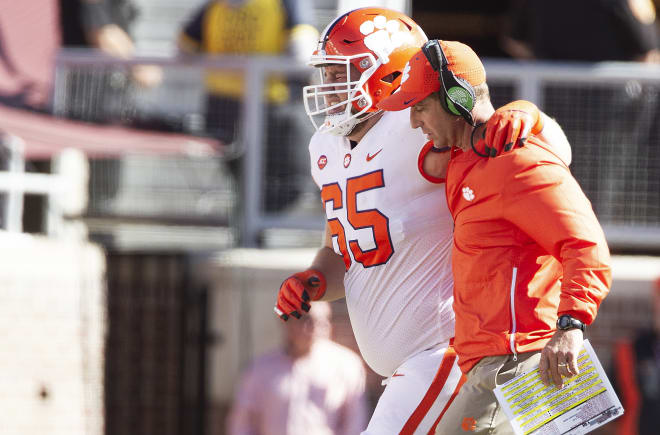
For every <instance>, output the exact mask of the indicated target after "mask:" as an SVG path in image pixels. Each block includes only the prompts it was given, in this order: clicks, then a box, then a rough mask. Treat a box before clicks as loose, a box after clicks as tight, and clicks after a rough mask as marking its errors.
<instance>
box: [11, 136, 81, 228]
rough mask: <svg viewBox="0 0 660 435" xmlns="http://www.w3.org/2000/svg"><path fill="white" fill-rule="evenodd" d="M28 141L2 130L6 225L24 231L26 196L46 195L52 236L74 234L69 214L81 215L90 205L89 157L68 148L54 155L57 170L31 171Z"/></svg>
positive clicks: (73, 215)
mask: <svg viewBox="0 0 660 435" xmlns="http://www.w3.org/2000/svg"><path fill="white" fill-rule="evenodd" d="M24 145H25V144H24V142H23V140H22V139H21V138H19V137H16V136H13V135H9V134H0V147H2V154H4V155H3V158H2V160H5V162H3V166H4V167H3V168H2V170H0V192H4V193H5V200H4V201H3V204H2V205H3V207H2V228H3V229H4V230H6V231H8V232H14V233H20V232H23V203H24V196H25V195H26V194H28V195H42V196H44V197H45V198H46V200H47V203H48V207H47V208H46V210H45V211H44V214H45V228H43V232H44V233H45V234H47V235H49V236H62V235H64V234H69V235H73V234H76V233H75V232H72V231H68V226H69V225H68V224H70V223H73V221H72V220H69V219H68V218H76V217H79V216H80V215H81V213H82V211H83V210H84V209H85V207H86V206H87V184H86V183H87V169H88V168H87V160H86V159H85V157H84V156H83V155H82V153H80V152H79V151H77V150H73V149H64V150H62V151H61V152H60V153H58V154H57V155H56V156H55V157H54V159H53V169H54V170H53V173H52V174H40V173H28V172H26V170H25V157H24Z"/></svg>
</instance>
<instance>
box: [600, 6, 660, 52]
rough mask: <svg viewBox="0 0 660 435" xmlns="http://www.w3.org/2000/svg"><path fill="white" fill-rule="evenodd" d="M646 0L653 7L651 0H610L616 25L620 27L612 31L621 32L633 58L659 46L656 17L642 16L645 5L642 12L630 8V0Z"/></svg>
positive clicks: (625, 45) (625, 46)
mask: <svg viewBox="0 0 660 435" xmlns="http://www.w3.org/2000/svg"><path fill="white" fill-rule="evenodd" d="M646 1H648V2H649V3H651V4H650V5H649V6H648V7H651V8H653V4H652V2H651V0H617V1H614V2H609V3H610V4H611V8H612V15H613V16H614V23H615V26H616V27H617V28H618V29H612V31H615V32H616V31H617V30H618V32H619V33H620V34H621V36H622V44H623V45H624V49H625V50H626V51H627V52H628V53H630V56H631V58H632V57H636V56H638V55H642V54H644V53H647V52H648V51H650V50H653V49H656V48H658V29H657V27H656V21H655V19H651V17H649V18H648V20H644V19H642V18H640V13H643V11H644V10H645V8H644V7H641V10H642V12H637V13H635V12H633V10H632V9H631V8H630V2H639V3H644V2H646Z"/></svg>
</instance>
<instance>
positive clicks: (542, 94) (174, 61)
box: [54, 51, 660, 250]
mask: <svg viewBox="0 0 660 435" xmlns="http://www.w3.org/2000/svg"><path fill="white" fill-rule="evenodd" d="M137 64H156V65H160V66H161V67H163V68H164V69H167V70H171V71H174V70H176V69H185V70H186V71H188V73H179V74H178V75H176V74H172V75H173V76H176V77H177V80H178V81H175V82H171V83H176V86H170V85H168V81H167V80H166V81H165V82H164V84H163V85H162V86H161V89H159V90H157V91H152V92H156V93H160V95H157V96H156V97H154V96H153V95H151V97H150V98H151V100H150V101H152V102H153V101H158V104H155V106H156V107H158V109H159V110H160V111H161V112H162V111H164V110H165V111H167V110H168V109H171V110H174V111H176V110H181V107H182V106H187V107H194V108H195V109H194V110H200V109H199V108H200V107H201V105H200V103H199V101H198V100H199V98H202V97H203V96H204V87H203V80H201V78H202V77H203V74H202V73H201V72H203V71H204V70H215V69H224V70H239V71H242V72H243V76H244V79H245V83H246V86H245V93H244V95H243V100H242V103H243V104H242V106H241V109H240V119H241V121H240V126H241V127H240V130H239V133H238V137H237V140H236V141H235V143H232V144H231V147H230V149H231V152H230V153H229V154H230V156H231V155H233V156H237V155H239V156H241V158H240V166H241V170H240V179H238V180H237V181H238V187H237V189H238V191H237V192H236V194H237V195H238V203H239V204H240V208H239V211H238V216H239V218H238V219H237V220H236V221H235V222H237V224H238V226H239V227H240V240H241V242H240V243H241V244H242V245H244V246H255V245H258V243H259V238H260V235H261V234H262V233H263V232H264V231H265V230H268V229H272V228H282V229H308V230H317V229H318V230H320V229H322V227H323V223H324V221H325V219H324V216H323V212H322V209H321V208H320V207H318V209H317V210H315V211H314V212H313V213H298V212H296V211H290V212H287V211H286V209H285V210H274V211H272V210H268V209H267V207H266V206H265V197H266V196H268V194H266V193H265V192H266V189H268V188H269V186H270V184H271V183H270V181H269V180H270V179H269V175H268V170H269V169H268V168H270V167H272V165H276V164H278V163H279V162H278V160H277V159H273V158H272V157H268V153H267V151H268V150H267V146H268V145H267V143H268V141H270V140H271V139H272V138H271V137H269V135H268V133H267V132H268V113H267V107H268V104H267V103H266V102H265V100H264V97H263V96H264V88H265V83H266V80H267V78H268V77H269V76H271V75H272V74H280V75H284V76H286V77H287V78H289V79H295V80H297V81H305V80H308V79H309V78H310V75H311V73H312V70H311V69H310V68H308V67H306V66H302V65H299V64H296V63H294V62H293V61H292V60H291V59H288V58H280V57H215V58H210V57H207V58H205V57H194V58H190V57H186V58H168V59H162V58H135V59H132V60H125V61H124V60H122V61H119V60H117V59H113V58H109V57H105V56H101V55H98V54H95V53H90V52H80V51H63V52H61V53H60V55H59V56H58V58H57V76H56V86H55V95H54V112H55V113H56V114H58V113H62V111H63V108H66V106H67V104H68V103H67V95H66V94H65V90H66V88H67V86H66V84H65V83H66V80H67V76H68V75H70V73H71V72H72V71H77V70H83V69H88V70H90V71H93V70H96V71H103V70H104V69H118V68H119V69H122V68H123V69H127V68H130V67H131V66H132V65H137ZM484 64H485V66H486V70H487V74H488V82H489V86H490V89H491V98H492V100H493V103H494V105H495V106H496V107H497V106H499V105H501V104H504V103H506V102H508V101H511V100H512V99H527V100H530V101H533V102H535V103H536V104H537V105H538V106H539V107H541V108H542V109H543V110H544V111H545V112H546V113H548V114H549V115H550V116H553V117H555V118H556V119H557V120H558V121H559V123H560V124H561V125H562V127H563V128H564V130H565V132H566V134H567V136H568V138H569V140H570V142H571V144H572V147H573V163H572V166H571V168H572V171H573V173H574V175H575V177H576V178H577V179H578V181H579V182H580V184H581V185H582V187H583V190H585V193H586V194H587V196H588V197H589V198H590V200H591V201H592V204H593V206H594V209H595V211H596V213H597V215H598V216H599V219H600V221H601V223H602V224H603V227H604V228H605V232H606V236H607V238H608V241H609V242H610V244H611V246H612V247H613V248H615V249H616V248H622V249H634V250H659V249H660V156H659V155H658V152H657V151H656V150H657V149H660V135H659V134H658V133H660V129H658V130H659V132H658V133H656V132H655V131H654V126H656V125H657V123H658V121H660V67H657V66H655V67H654V66H647V65H641V64H633V63H603V64H580V63H573V64H557V63H541V62H536V63H532V62H517V61H505V60H494V59H486V60H485V61H484ZM166 77H167V74H166ZM182 84H185V86H184V88H185V89H188V90H189V92H182V91H181V86H182ZM177 86H178V88H177ZM167 95H175V96H177V97H178V98H174V100H175V101H172V99H168V97H167ZM186 95H188V96H189V98H190V99H191V101H185V100H186V98H188V97H186ZM139 98H140V95H137V99H139ZM147 99H148V98H147ZM192 100H195V101H192ZM174 103H176V104H174ZM290 104H291V105H290V107H298V108H300V106H302V104H300V103H298V102H296V101H292V102H291V103H290ZM144 107H145V106H144V104H143V106H142V108H144ZM202 110H203V109H202ZM300 110H302V109H300ZM184 115H185V114H184ZM193 118H195V117H193ZM193 133H198V134H208V132H204V131H197V132H195V131H193ZM305 145H306V144H302V145H300V146H299V147H298V148H297V151H296V152H297V153H304V154H306V153H307V149H306V146H305ZM287 158H289V157H285V158H284V160H286V159H287ZM307 181H308V183H310V184H311V183H312V181H311V178H310V179H308V180H307ZM288 188H290V186H286V185H285V186H283V187H282V189H288Z"/></svg>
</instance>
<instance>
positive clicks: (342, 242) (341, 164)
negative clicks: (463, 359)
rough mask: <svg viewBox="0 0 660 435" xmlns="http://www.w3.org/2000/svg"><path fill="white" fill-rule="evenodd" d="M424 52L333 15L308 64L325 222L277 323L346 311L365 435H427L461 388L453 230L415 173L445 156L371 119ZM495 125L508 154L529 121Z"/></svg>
mask: <svg viewBox="0 0 660 435" xmlns="http://www.w3.org/2000/svg"><path fill="white" fill-rule="evenodd" d="M425 41H426V35H425V34H424V32H423V31H422V29H421V28H420V27H419V26H418V25H417V24H416V23H415V22H414V21H413V20H412V19H411V18H410V17H408V16H406V15H405V14H402V13H400V12H396V11H393V10H389V9H384V8H364V9H357V10H353V11H350V12H348V13H346V14H343V15H340V16H339V17H337V18H336V19H335V20H333V21H332V22H331V23H330V24H329V25H328V27H327V28H326V29H325V30H324V32H323V33H322V34H321V38H320V40H319V44H318V48H317V51H316V52H315V53H314V55H313V56H312V58H311V60H310V65H311V66H314V67H316V68H317V69H318V70H319V73H320V77H321V82H320V84H318V85H312V86H308V87H306V88H305V90H304V94H305V95H304V96H305V106H306V110H307V113H308V114H309V115H310V118H311V119H312V121H313V123H314V124H315V126H316V127H317V132H316V133H315V134H314V136H313V137H312V139H311V141H310V145H309V155H310V157H309V158H310V160H309V162H310V164H311V171H312V177H313V178H314V181H315V183H316V184H317V186H318V188H319V189H320V190H321V197H322V201H323V203H324V209H325V212H326V215H327V222H326V226H325V234H324V239H323V246H322V247H321V248H320V249H319V250H318V251H317V254H316V257H315V258H314V260H313V262H312V265H311V267H310V269H308V270H306V271H303V272H299V273H296V274H294V275H293V276H291V277H289V278H288V279H286V280H285V281H284V282H283V283H282V285H281V286H280V290H279V294H278V296H277V303H276V307H275V312H276V313H277V314H278V315H279V316H280V317H281V318H282V319H283V320H285V321H288V322H290V323H291V322H293V323H296V322H299V321H300V320H303V319H304V318H305V316H306V314H305V312H306V311H309V310H310V309H311V311H310V312H313V310H314V309H315V306H316V303H317V302H314V301H317V300H321V299H323V300H335V299H339V298H343V297H345V298H346V305H347V307H348V312H349V316H350V320H351V326H352V328H353V332H354V334H355V338H356V341H357V343H358V346H359V348H360V352H361V353H362V356H363V358H364V359H365V361H366V362H367V364H368V365H369V366H370V367H371V368H372V369H373V370H374V371H375V372H376V373H378V374H379V375H380V376H382V377H384V378H386V379H385V380H384V381H383V384H384V385H386V387H385V390H384V392H383V393H382V394H381V396H380V398H379V399H378V403H377V405H376V408H375V410H374V412H373V415H372V417H371V420H370V422H369V424H368V426H367V428H366V431H365V432H364V433H365V434H375V435H381V434H393V433H400V432H401V433H428V432H429V431H431V430H432V428H433V427H434V426H435V425H436V424H437V422H438V421H439V420H440V418H441V417H442V413H443V410H444V409H445V408H446V406H447V405H448V404H449V403H450V402H451V400H452V397H453V395H455V394H456V392H457V390H458V389H459V388H460V385H461V373H460V369H459V368H458V366H457V365H456V354H455V352H454V349H453V348H452V345H451V340H452V337H453V335H454V313H453V311H452V288H453V281H452V273H451V241H452V231H453V222H452V218H451V215H450V213H449V210H448V209H447V202H446V200H445V190H444V180H443V179H441V178H434V177H430V176H427V174H426V173H425V171H424V170H423V168H421V167H420V166H419V162H421V161H422V160H423V158H424V156H425V155H428V154H438V155H446V154H447V152H448V151H449V148H448V147H445V148H441V147H440V146H438V145H437V144H434V143H433V142H431V141H430V140H429V138H428V137H426V135H425V134H424V133H423V132H422V131H420V130H413V129H411V128H410V124H409V120H408V111H403V112H396V113H394V112H383V111H381V110H379V109H377V107H376V105H377V104H378V102H379V101H380V100H381V99H383V98H385V97H387V96H389V95H391V94H392V93H393V92H395V91H396V89H397V88H398V87H399V84H400V83H401V81H402V80H404V79H405V77H406V76H407V74H408V70H407V69H406V62H407V61H408V59H409V58H410V56H411V55H412V54H413V53H414V52H415V51H417V50H418V49H419V47H420V46H421V45H422V44H423V43H424V42H425ZM433 80H434V81H435V82H436V83H437V78H436V77H434V78H433ZM497 116H498V117H499V118H498V119H499V120H500V121H502V122H501V123H494V124H493V125H492V126H491V127H492V128H491V129H490V130H489V132H490V133H491V136H492V138H491V139H490V140H489V145H490V146H492V148H493V149H497V150H501V149H502V148H504V149H505V151H506V150H510V149H511V146H512V145H513V144H514V143H515V144H519V143H522V142H523V141H524V138H526V137H527V135H528V134H529V132H530V131H529V130H530V129H532V126H536V125H537V124H538V119H539V117H540V116H541V114H540V113H539V111H538V109H537V108H536V106H534V105H533V104H531V103H526V104H519V105H516V106H514V107H511V106H509V107H506V106H505V107H504V108H502V109H500V111H498V113H497ZM543 116H545V115H543ZM546 118H547V117H546ZM544 119H545V118H544ZM522 125H524V127H523V126H522ZM555 127H557V128H558V126H556V124H553V122H551V121H550V120H548V121H547V123H546V128H548V129H550V130H552V129H553V128H555ZM545 131H546V130H545V129H543V132H545ZM534 133H541V130H540V129H537V130H535V131H534ZM519 137H522V139H523V141H518V138H519ZM482 151H486V149H485V148H484V149H483V150H482ZM491 151H493V150H491V149H488V155H491ZM495 154H497V152H496V151H495ZM495 154H492V155H495ZM310 301H311V302H310ZM290 317H296V318H297V319H290ZM298 319H299V320H298Z"/></svg>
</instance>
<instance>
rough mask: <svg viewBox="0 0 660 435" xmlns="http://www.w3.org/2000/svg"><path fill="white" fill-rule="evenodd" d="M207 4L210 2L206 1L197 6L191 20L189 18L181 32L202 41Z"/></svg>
mask: <svg viewBox="0 0 660 435" xmlns="http://www.w3.org/2000/svg"><path fill="white" fill-rule="evenodd" d="M209 6H210V3H207V4H206V5H204V6H203V7H201V8H199V9H198V10H197V12H195V14H194V15H193V18H192V20H190V21H189V22H188V23H187V24H186V25H185V26H184V27H183V30H182V33H184V34H185V35H186V36H188V37H189V38H191V39H192V40H194V41H196V42H199V43H201V42H202V34H203V24H204V16H205V15H206V11H207V10H208V8H209Z"/></svg>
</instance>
